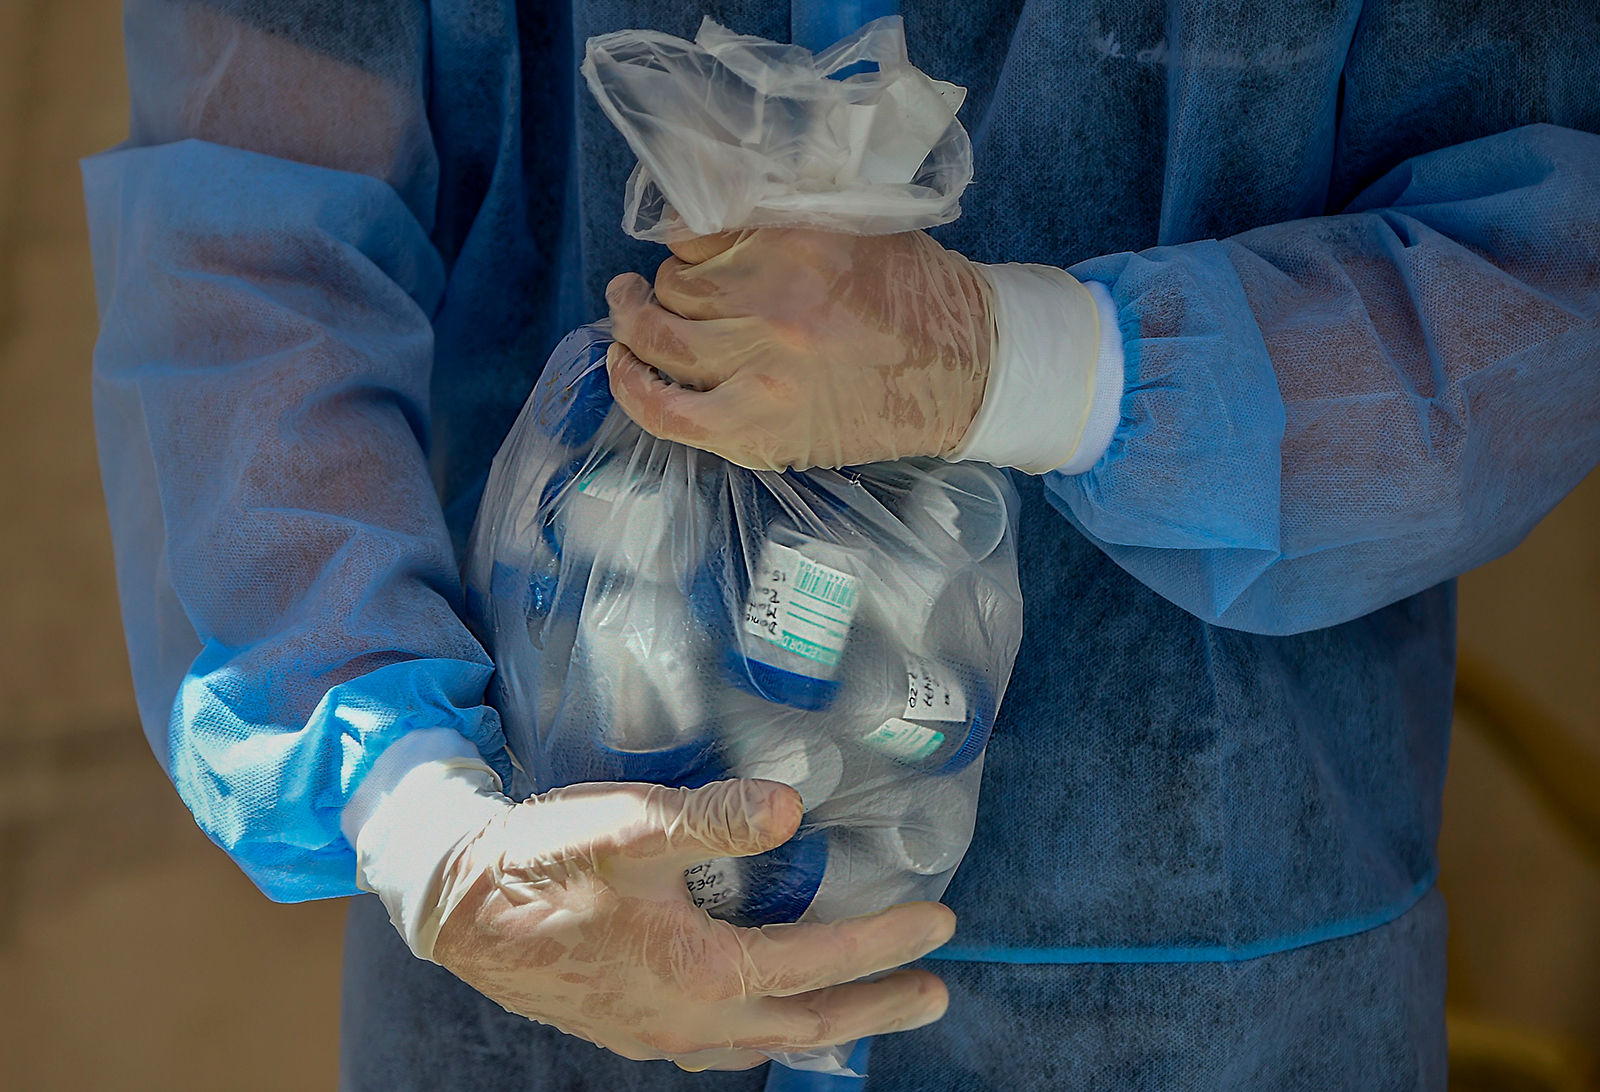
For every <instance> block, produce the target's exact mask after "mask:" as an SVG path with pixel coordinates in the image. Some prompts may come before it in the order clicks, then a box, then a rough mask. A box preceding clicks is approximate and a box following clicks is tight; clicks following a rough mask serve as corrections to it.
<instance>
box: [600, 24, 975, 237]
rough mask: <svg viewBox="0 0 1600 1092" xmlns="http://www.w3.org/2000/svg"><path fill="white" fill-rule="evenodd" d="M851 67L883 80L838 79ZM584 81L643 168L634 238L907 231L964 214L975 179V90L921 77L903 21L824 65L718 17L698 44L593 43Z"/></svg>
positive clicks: (636, 190) (644, 39)
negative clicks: (970, 135)
mask: <svg viewBox="0 0 1600 1092" xmlns="http://www.w3.org/2000/svg"><path fill="white" fill-rule="evenodd" d="M852 66H860V67H862V68H866V69H871V68H874V67H875V69H876V70H875V71H860V72H856V73H855V74H853V75H850V76H847V77H845V78H843V79H832V78H830V77H831V76H833V75H835V74H837V73H841V72H843V71H845V70H848V69H850V68H851V67H852ZM583 74H584V78H585V79H587V80H588V83H589V89H590V90H591V91H592V92H593V93H594V96H595V98H596V99H598V100H599V102H600V106H601V108H602V109H604V110H605V112H606V116H607V117H609V118H610V119H611V121H612V123H613V124H614V125H616V127H617V129H618V130H620V131H621V133H622V135H623V136H624V137H625V138H626V139H627V141H628V146H629V147H630V148H632V149H633V152H634V154H635V155H636V156H638V157H639V163H638V166H636V167H635V168H634V171H633V174H632V176H631V177H630V178H629V179H628V192H627V199H626V208H625V212H624V215H623V220H622V227H623V230H624V231H626V232H627V233H628V234H629V235H632V236H634V237H635V238H638V239H653V240H656V241H658V242H665V241H667V240H668V239H675V238H680V237H683V236H692V235H709V234H712V233H713V232H718V231H728V230H732V229H736V228H749V227H770V226H775V225H780V224H789V225H809V226H811V227H818V228H825V229H827V230H830V231H844V232H850V233H852V234H855V235H882V234H888V233H890V232H896V231H911V230H913V229H916V228H928V227H934V226H936V225H938V224H945V223H949V222H950V221H951V220H954V219H955V218H956V217H957V216H959V215H960V214H961V204H960V199H961V193H962V191H963V190H965V189H966V187H967V183H969V182H970V181H972V145H971V143H970V142H969V141H968V139H967V132H966V130H965V129H963V128H962V127H961V123H960V122H959V121H957V120H956V111H957V110H959V109H960V108H961V103H962V102H963V101H964V100H965V98H966V94H967V92H966V89H965V88H962V87H957V86H956V85H955V84H951V83H944V82H942V81H940V80H934V79H930V78H929V77H928V76H926V75H924V74H923V73H922V72H921V71H920V70H919V69H917V68H916V67H914V66H913V65H912V64H911V62H910V61H909V60H908V59H907V57H906V42H905V32H904V30H903V28H902V26H901V22H900V19H899V17H898V16H894V17H890V18H886V19H878V20H875V21H873V22H871V23H868V24H867V25H866V26H865V27H864V28H862V29H861V31H859V32H858V33H856V34H854V35H852V36H851V37H849V38H846V39H844V40H843V41H841V42H839V43H838V44H837V45H834V46H832V47H831V48H829V49H827V50H824V51H823V52H821V53H818V54H816V55H815V56H813V55H812V54H811V53H809V52H808V51H806V50H805V49H802V48H800V47H799V46H793V45H782V44H779V43H777V42H769V41H767V40H766V39H764V38H753V37H748V36H746V35H740V34H734V33H732V32H730V31H728V30H726V29H724V28H723V27H721V26H718V25H717V24H716V23H714V22H712V21H711V20H710V19H706V20H705V21H704V22H703V23H701V25H700V31H699V33H698V34H696V35H695V40H694V41H693V42H686V41H684V40H683V39H682V38H674V37H672V36H671V35H667V34H658V33H656V32H653V31H644V30H622V31H617V32H616V33H613V34H602V35H600V36H598V37H595V38H591V39H590V40H589V46H588V50H587V53H586V55H585V57H584V61H583Z"/></svg>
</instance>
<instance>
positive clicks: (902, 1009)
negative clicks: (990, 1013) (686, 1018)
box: [730, 970, 950, 1051]
mask: <svg viewBox="0 0 1600 1092" xmlns="http://www.w3.org/2000/svg"><path fill="white" fill-rule="evenodd" d="M949 1007H950V992H949V990H947V989H946V988H945V984H944V983H943V982H942V981H940V979H939V978H938V976H936V975H932V974H929V973H928V972H927V971H917V970H910V971H896V972H895V973H894V974H891V975H889V976H887V977H885V978H880V979H878V980H877V981H875V982H849V983H846V984H844V985H840V986H830V987H828V988H827V989H825V990H817V991H816V992H814V993H807V994H801V995H800V996H798V997H769V998H766V999H764V1000H762V1001H761V1002H760V1004H758V1005H756V1006H752V1008H751V1009H750V1010H749V1011H748V1013H747V1014H741V1016H740V1018H739V1019H738V1022H737V1025H736V1027H735V1029H734V1032H733V1035H732V1036H731V1037H730V1038H731V1041H732V1044H733V1045H734V1046H735V1047H745V1048H749V1049H755V1050H763V1051H798V1050H815V1049H817V1048H818V1047H829V1046H837V1045H838V1044H840V1043H849V1042H853V1041H854V1040H856V1039H863V1038H865V1037H867V1036H869V1035H888V1034H890V1033H892V1032H896V1031H910V1030H911V1029H912V1028H920V1027H924V1026H926V1025H928V1024H931V1023H933V1022H934V1021H935V1020H938V1019H939V1018H940V1017H942V1016H943V1015H944V1014H945V1010H946V1009H947V1008H949Z"/></svg>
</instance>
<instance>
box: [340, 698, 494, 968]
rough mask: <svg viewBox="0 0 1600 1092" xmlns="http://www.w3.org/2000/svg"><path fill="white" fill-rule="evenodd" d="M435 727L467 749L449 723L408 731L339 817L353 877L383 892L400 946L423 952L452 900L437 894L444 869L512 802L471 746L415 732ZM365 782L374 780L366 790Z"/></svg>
mask: <svg viewBox="0 0 1600 1092" xmlns="http://www.w3.org/2000/svg"><path fill="white" fill-rule="evenodd" d="M435 731H437V732H443V733H447V734H448V735H451V736H455V737H456V739H457V740H460V741H461V743H462V744H465V746H466V748H468V749H469V750H470V749H471V744H470V743H468V742H467V741H466V740H465V739H464V738H463V737H461V736H460V735H458V734H457V733H455V732H450V731H449V730H448V729H437V730H432V731H426V732H413V733H411V734H410V735H408V736H406V737H404V738H403V739H402V740H400V741H399V742H398V743H396V744H394V745H393V746H391V747H390V748H389V749H388V750H386V751H385V752H384V753H383V754H382V755H381V756H379V759H378V763H377V764H376V765H374V767H373V770H372V772H371V773H370V774H369V775H368V776H367V779H366V780H365V781H363V782H362V785H361V788H360V789H359V790H357V793H356V794H355V795H354V796H352V797H351V801H350V804H349V805H347V806H346V809H345V813H344V815H343V816H342V821H341V827H342V828H343V829H344V831H345V836H346V838H347V839H349V840H350V842H351V844H352V845H353V846H354V847H355V851H356V885H357V886H358V887H360V888H361V889H362V890H363V891H371V892H374V893H375V894H377V896H378V897H379V898H380V899H382V900H383V904H384V906H385V907H386V908H387V909H388V911H389V920H390V921H392V922H393V923H394V927H395V929H396V930H398V931H399V933H400V935H401V936H402V937H403V938H404V939H405V942H406V946H407V947H409V948H410V949H411V951H412V952H413V953H414V954H415V955H416V956H417V957H418V958H420V959H427V960H431V959H432V958H433V947H434V943H435V942H436V941H437V940H438V938H439V930H440V929H441V928H442V927H443V925H444V922H445V919H446V918H447V917H448V916H449V914H450V911H451V910H453V909H454V908H455V905H454V901H453V900H451V901H447V900H446V899H445V897H444V882H443V879H444V872H445V869H446V868H447V867H448V865H449V864H450V862H451V861H452V860H453V859H454V858H455V857H456V855H457V854H458V853H459V852H460V850H461V847H462V846H464V845H465V844H466V843H467V842H469V841H470V840H471V839H472V837H473V836H474V835H476V834H477V833H478V832H479V831H481V830H482V829H483V828H484V827H485V826H486V825H488V824H489V823H491V822H493V821H494V820H495V819H497V818H499V817H500V816H502V815H504V814H505V813H506V812H507V811H508V810H510V809H511V808H512V807H513V805H512V803H511V801H510V800H509V799H508V798H507V797H505V796H503V795H501V793H500V792H499V789H500V778H499V777H498V776H496V774H495V773H494V771H493V770H491V769H490V768H489V767H488V765H486V764H485V763H484V761H483V759H481V758H479V757H478V755H477V752H476V751H475V750H473V751H471V753H470V754H464V753H461V751H460V750H459V749H456V750H450V749H449V748H452V747H454V744H453V743H452V742H451V741H449V740H441V739H437V738H435V739H429V738H422V739H418V738H416V737H429V736H432V735H433V734H434V732H435ZM441 752H444V753H441ZM385 760H390V761H389V765H388V767H387V768H386V767H385ZM369 784H372V785H376V788H374V789H373V790H371V791H370V792H368V786H369ZM363 793H368V795H367V796H366V797H364V796H363ZM362 812H364V814H362Z"/></svg>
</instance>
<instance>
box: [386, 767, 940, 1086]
mask: <svg viewBox="0 0 1600 1092" xmlns="http://www.w3.org/2000/svg"><path fill="white" fill-rule="evenodd" d="M495 787H496V786H495V779H494V775H493V774H492V773H490V772H489V771H488V770H487V769H486V768H483V767H481V766H476V765H474V766H469V767H467V768H461V767H460V766H457V767H456V768H451V769H449V770H447V771H446V772H445V774H444V775H443V776H442V777H441V775H440V774H439V773H437V772H431V773H430V772H429V771H427V770H426V769H424V770H423V771H421V772H413V773H412V774H411V775H408V776H407V778H406V779H404V780H402V782H401V783H400V784H399V785H398V786H397V787H396V789H395V791H394V792H393V793H391V794H390V797H389V798H388V799H386V800H385V801H384V802H383V803H382V804H380V805H379V806H378V809H377V811H376V812H375V813H374V816H373V819H372V820H370V821H368V822H366V823H365V824H364V825H363V826H362V829H361V831H360V833H359V835H358V838H357V855H358V859H359V860H360V862H361V869H362V876H363V881H364V885H365V886H369V887H371V888H373V889H375V890H377V891H378V893H379V894H380V895H381V896H383V898H384V901H385V904H386V905H388V907H389V909H390V914H391V917H393V918H394V920H395V924H396V926H397V927H398V928H400V930H401V932H402V934H403V935H405V936H406V938H407V941H408V942H409V943H410V944H411V945H412V949H413V951H415V952H416V953H417V954H418V955H420V956H422V957H423V958H431V959H433V960H434V961H435V962H437V963H440V964H442V965H443V966H445V967H447V968H448V969H450V970H451V971H453V972H454V973H455V974H456V975H457V976H459V977H460V978H461V979H463V980H464V981H466V982H467V983H468V984H469V985H471V986H473V987H474V988H476V989H478V990H479V991H480V992H482V993H484V994H485V995H486V996H488V997H490V998H491V999H493V1000H494V1001H496V1002H498V1003H499V1004H501V1005H503V1006H504V1007H505V1008H507V1009H508V1010H510V1011H512V1012H516V1013H519V1014H521V1015H523V1016H526V1017H529V1018H530V1019H533V1020H537V1021H539V1022H541V1023H546V1024H551V1025H553V1026H555V1027H557V1028H560V1029H561V1030H562V1031H565V1032H568V1033H570V1034H573V1035H578V1036H581V1037H583V1038H585V1039H588V1040H589V1041H591V1042H594V1043H598V1044H599V1045H601V1046H604V1047H607V1048H609V1049H611V1050H613V1051H615V1052H617V1053H618V1054H621V1055H623V1056H624V1057H628V1058H633V1059H647V1058H668V1059H671V1060H672V1061H674V1062H676V1063H677V1064H678V1065H680V1066H681V1067H683V1068H685V1069H693V1070H699V1069H712V1068H716V1069H743V1068H749V1067H751V1066H755V1065H759V1064H760V1063H762V1062H763V1061H765V1060H766V1058H765V1057H764V1055H763V1054H762V1053H759V1052H762V1051H766V1052H783V1051H802V1050H810V1049H814V1048H817V1047H822V1046H830V1045H833V1044H837V1043H845V1042H849V1041H851V1040H853V1039H858V1038H861V1037H863V1036H867V1035H878V1034H883V1033H886V1032H891V1031H899V1030H905V1029H909V1028H914V1027H920V1026H922V1025H924V1024H928V1023H931V1022H933V1021H934V1020H937V1019H938V1018H939V1017H940V1016H942V1015H943V1014H944V1010H945V1006H946V1004H947V1003H948V998H947V994H946V991H945V987H944V984H943V983H942V982H940V981H939V979H938V978H936V977H935V976H933V975H931V974H928V973H926V972H924V971H899V972H896V973H894V974H891V975H889V976H887V977H885V978H882V979H879V980H877V981H873V982H858V981H855V980H857V979H860V978H862V977H863V976H866V975H871V974H875V973H878V972H882V971H885V970H888V969H890V968H893V967H897V966H900V965H901V964H904V963H907V962H910V961H911V960H913V959H916V958H918V957H920V956H922V955H924V954H926V953H927V952H929V951H932V950H933V949H934V948H936V947H938V946H939V945H941V944H943V943H944V942H945V941H946V940H948V939H949V938H950V935H951V933H952V932H953V931H954V928H955V916H954V915H953V914H952V913H951V912H950V911H949V910H948V909H946V908H945V907H943V906H941V905H939V904H938V903H907V904H904V905H901V906H896V907H892V908H891V909H889V910H886V911H883V912H882V913H880V914H875V915H871V916H869V917H864V918H856V919H852V920H849V921H843V922H838V923H836V924H832V925H820V924H809V923H806V924H796V925H776V926H767V927H765V928H762V929H741V928H737V927H735V926H733V925H730V924H728V923H727V922H723V921H718V920H716V919H714V918H711V917H709V916H707V915H706V914H705V912H704V911H702V910H700V909H698V908H697V907H696V906H695V905H694V903H693V902H692V901H691V899H690V897H689V893H688V890H687V888H686V886H685V884H684V879H683V872H684V869H686V868H688V867H690V866H691V865H694V864H698V863H700V862H703V861H708V860H713V859H715V858H718V857H729V856H746V855H750V854H754V853H761V852H765V851H766V850H769V849H772V848H774V847H776V846H778V845H781V844H782V843H783V842H785V841H787V840H788V838H789V837H790V836H791V835H792V834H793V833H794V831H795V829H796V827H797V826H798V825H799V822H800V816H801V803H800V797H799V794H798V793H796V792H795V791H794V790H793V789H791V788H789V787H788V786H787V785H782V784H778V783H776V782H770V781H754V780H733V781H719V782H715V783H713V784H710V785H707V786H705V787H704V788H700V789H693V790H690V789H673V788H665V787H662V786H659V785H643V784H587V785H577V786H572V787H570V788H565V789H557V790H554V791H552V792H548V793H545V794H543V795H541V796H535V797H532V798H530V799H529V800H528V801H526V802H525V803H522V804H513V803H512V802H511V801H510V800H509V799H507V798H506V797H504V796H501V795H500V794H499V793H498V792H495V791H493V790H494V788H495ZM464 792H467V793H471V799H470V800H468V799H466V798H465V797H464V796H463V795H462V794H463V793H464ZM423 800H432V801H434V804H433V805H431V806H426V807H422V808H419V807H417V804H418V803H419V802H420V801H423ZM397 804H398V805H399V808H398V810H397V808H396V805H397ZM386 811H387V815H386V814H385V812H386ZM424 813H431V814H424ZM441 819H445V820H446V823H447V825H449V823H451V822H458V821H464V822H462V823H461V825H464V826H465V827H468V828H471V829H466V830H464V831H463V833H462V835H461V836H460V837H459V838H458V839H457V840H456V841H454V842H453V844H451V845H450V846H449V847H448V849H447V851H446V852H445V854H444V856H443V857H442V858H441V859H440V860H439V861H438V863H437V866H436V867H434V868H432V869H420V870H419V869H418V868H417V867H416V861H415V859H414V858H415V857H416V853H415V852H414V847H415V846H416V845H417V844H419V843H423V844H426V843H430V842H431V843H432V844H433V845H434V846H439V845H442V844H443V842H442V840H441V839H440V837H439V835H438V832H439V830H440V820H441ZM408 832H410V833H408ZM428 853H429V851H426V850H424V855H425V856H426V855H428ZM423 875H426V876H427V882H426V883H425V884H423V883H420V882H419V880H418V878H419V877H421V876H423ZM419 888H424V890H421V891H419V890H418V889H419ZM435 938H436V939H435Z"/></svg>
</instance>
